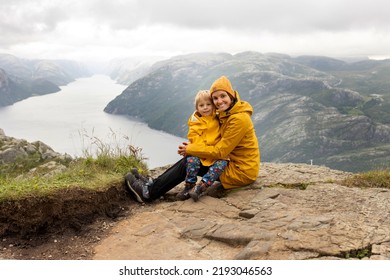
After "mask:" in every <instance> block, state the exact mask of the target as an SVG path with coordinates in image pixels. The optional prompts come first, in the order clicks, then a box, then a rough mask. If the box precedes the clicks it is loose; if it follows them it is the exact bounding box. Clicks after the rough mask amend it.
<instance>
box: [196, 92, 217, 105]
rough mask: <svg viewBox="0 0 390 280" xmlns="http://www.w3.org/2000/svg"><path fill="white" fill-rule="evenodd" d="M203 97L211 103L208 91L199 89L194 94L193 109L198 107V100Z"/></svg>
mask: <svg viewBox="0 0 390 280" xmlns="http://www.w3.org/2000/svg"><path fill="white" fill-rule="evenodd" d="M203 99H209V100H210V101H211V104H213V106H214V103H213V100H212V99H211V95H210V91H209V90H200V91H198V93H197V94H196V96H195V109H198V104H199V102H200V100H203Z"/></svg>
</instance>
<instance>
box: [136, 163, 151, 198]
mask: <svg viewBox="0 0 390 280" xmlns="http://www.w3.org/2000/svg"><path fill="white" fill-rule="evenodd" d="M131 173H132V174H133V175H134V176H135V178H136V179H138V180H141V181H142V182H143V183H144V184H145V185H144V186H142V195H143V197H144V198H146V199H149V187H150V186H151V185H153V179H152V178H150V177H145V176H142V175H141V174H139V172H138V169H137V168H135V167H134V168H132V169H131Z"/></svg>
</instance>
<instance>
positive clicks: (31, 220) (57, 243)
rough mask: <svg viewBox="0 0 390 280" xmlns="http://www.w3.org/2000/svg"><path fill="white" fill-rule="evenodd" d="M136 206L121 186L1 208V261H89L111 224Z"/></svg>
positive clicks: (62, 193)
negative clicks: (93, 249)
mask: <svg viewBox="0 0 390 280" xmlns="http://www.w3.org/2000/svg"><path fill="white" fill-rule="evenodd" d="M130 206H133V207H134V206H137V204H136V203H133V202H132V200H131V199H130V198H129V194H128V193H127V192H126V191H125V188H124V186H123V185H122V184H121V183H117V184H115V185H111V186H107V187H106V188H105V189H102V190H98V191H96V190H87V189H82V188H69V189H67V190H62V191H59V192H56V193H54V194H52V195H50V196H48V197H29V198H25V199H20V200H8V201H3V202H1V203H0V259H1V258H7V259H8V258H10V259H14V258H16V259H88V258H89V257H90V256H91V255H92V251H91V248H92V244H93V243H95V242H98V241H99V240H100V238H101V237H102V235H104V234H105V231H106V230H107V229H109V228H110V224H111V223H113V222H115V220H117V219H118V218H120V217H123V216H126V215H128V214H129V213H130V210H131V209H130Z"/></svg>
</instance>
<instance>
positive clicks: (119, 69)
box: [105, 56, 162, 85]
mask: <svg viewBox="0 0 390 280" xmlns="http://www.w3.org/2000/svg"><path fill="white" fill-rule="evenodd" d="M161 59H162V58H161V57H153V56H150V57H142V56H140V57H127V58H117V59H113V60H111V61H110V63H109V65H108V66H107V67H106V70H105V72H106V73H107V74H108V75H109V76H110V77H111V79H113V80H116V81H117V82H118V83H120V84H123V85H130V84H131V83H132V82H134V81H136V80H138V79H139V78H141V77H143V76H145V75H146V74H148V73H149V70H150V68H151V66H152V65H153V64H154V63H155V62H156V61H159V60H161Z"/></svg>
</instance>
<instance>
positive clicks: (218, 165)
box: [202, 160, 228, 187]
mask: <svg viewBox="0 0 390 280" xmlns="http://www.w3.org/2000/svg"><path fill="white" fill-rule="evenodd" d="M227 165H228V161H227V160H217V161H216V162H214V164H213V165H212V166H210V167H209V170H208V171H207V173H206V174H205V175H204V176H203V177H202V182H203V183H205V184H206V185H207V187H208V186H211V185H212V184H213V183H214V182H215V181H217V180H218V178H219V176H221V174H222V173H223V172H224V171H225V169H226V166H227Z"/></svg>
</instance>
